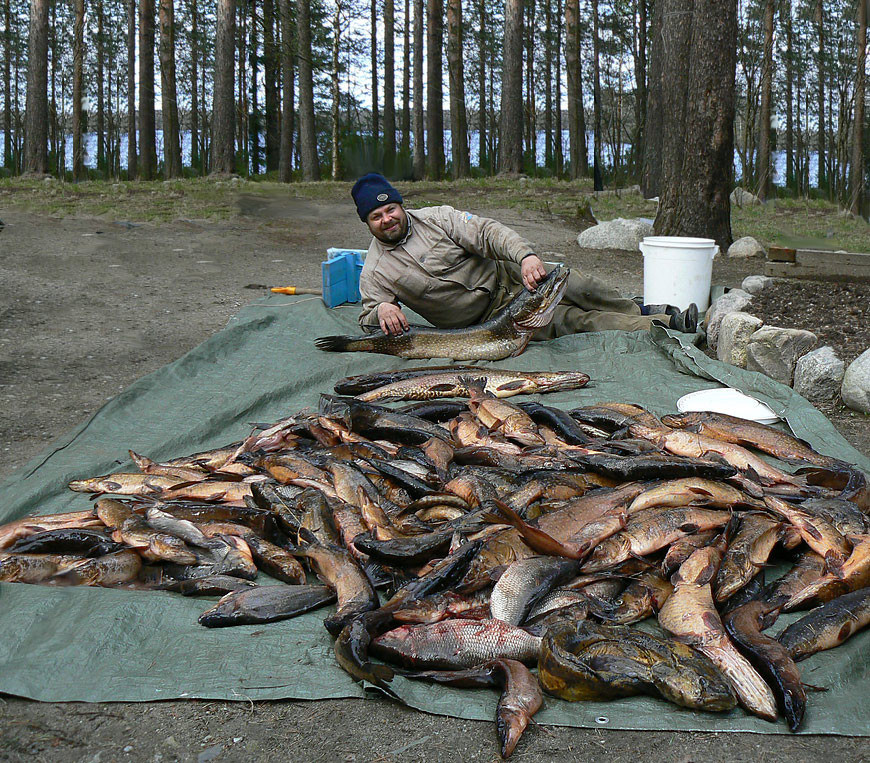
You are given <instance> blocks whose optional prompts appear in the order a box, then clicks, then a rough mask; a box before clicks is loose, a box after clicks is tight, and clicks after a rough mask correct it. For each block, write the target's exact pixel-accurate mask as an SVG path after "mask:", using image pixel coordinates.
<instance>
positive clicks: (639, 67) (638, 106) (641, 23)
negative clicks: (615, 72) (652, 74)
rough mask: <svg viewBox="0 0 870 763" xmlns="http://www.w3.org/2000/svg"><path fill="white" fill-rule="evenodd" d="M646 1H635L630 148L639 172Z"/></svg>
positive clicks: (643, 115) (643, 134)
mask: <svg viewBox="0 0 870 763" xmlns="http://www.w3.org/2000/svg"><path fill="white" fill-rule="evenodd" d="M646 44H647V0H637V43H636V47H637V55H636V57H635V67H634V81H635V82H636V83H637V89H636V91H635V98H634V123H635V127H634V140H633V141H632V143H633V145H632V147H631V155H632V164H633V167H634V168H635V171H638V170H640V168H641V164H642V161H643V146H644V141H645V140H646V98H647V96H646V94H647V85H646V77H647V51H646Z"/></svg>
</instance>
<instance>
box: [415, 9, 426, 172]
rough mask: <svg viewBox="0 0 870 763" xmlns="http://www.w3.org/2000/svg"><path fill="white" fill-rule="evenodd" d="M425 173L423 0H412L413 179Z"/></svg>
mask: <svg viewBox="0 0 870 763" xmlns="http://www.w3.org/2000/svg"><path fill="white" fill-rule="evenodd" d="M425 173H426V145H425V135H424V131H423V0H414V180H421V179H422V178H423V175H424V174H425Z"/></svg>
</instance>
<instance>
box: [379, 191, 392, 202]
mask: <svg viewBox="0 0 870 763" xmlns="http://www.w3.org/2000/svg"><path fill="white" fill-rule="evenodd" d="M389 198H390V194H388V193H379V194H378V201H386V200H387V199H389Z"/></svg>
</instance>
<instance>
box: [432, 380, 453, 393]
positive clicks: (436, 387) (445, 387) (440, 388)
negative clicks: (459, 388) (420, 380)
mask: <svg viewBox="0 0 870 763" xmlns="http://www.w3.org/2000/svg"><path fill="white" fill-rule="evenodd" d="M429 389H431V390H432V391H433V392H450V391H451V390H453V389H456V385H455V384H449V383H447V382H445V383H443V384H433V385H432V386H431V387H430V388H429Z"/></svg>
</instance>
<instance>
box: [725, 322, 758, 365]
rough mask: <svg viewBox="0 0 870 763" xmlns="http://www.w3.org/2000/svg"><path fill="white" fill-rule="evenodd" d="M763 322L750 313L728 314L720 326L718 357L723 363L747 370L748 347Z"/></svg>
mask: <svg viewBox="0 0 870 763" xmlns="http://www.w3.org/2000/svg"><path fill="white" fill-rule="evenodd" d="M762 323H763V321H762V320H761V318H756V317H755V316H754V315H750V314H749V313H741V312H736V313H728V314H727V315H725V316H724V317H723V318H722V322H721V323H720V325H719V341H718V345H717V347H716V357H717V358H719V360H721V361H722V362H723V363H730V364H731V365H732V366H739V367H740V368H746V345H748V344H749V339H750V337H751V336H752V335H753V334H754V333H755V332H756V331H758V329H760V328H761V326H762Z"/></svg>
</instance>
